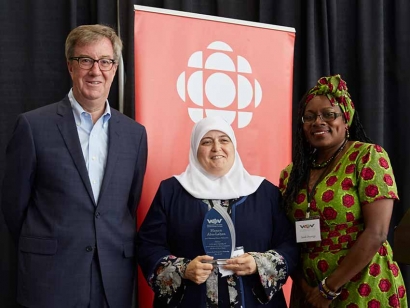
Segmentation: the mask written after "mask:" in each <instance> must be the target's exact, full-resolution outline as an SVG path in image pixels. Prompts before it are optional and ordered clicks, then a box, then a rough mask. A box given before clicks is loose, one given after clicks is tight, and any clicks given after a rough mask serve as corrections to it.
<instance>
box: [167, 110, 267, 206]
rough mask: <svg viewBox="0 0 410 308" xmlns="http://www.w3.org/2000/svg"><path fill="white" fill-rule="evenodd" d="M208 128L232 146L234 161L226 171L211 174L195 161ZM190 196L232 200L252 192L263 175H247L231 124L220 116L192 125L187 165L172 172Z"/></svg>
mask: <svg viewBox="0 0 410 308" xmlns="http://www.w3.org/2000/svg"><path fill="white" fill-rule="evenodd" d="M211 130H217V131H221V132H223V133H225V134H226V135H228V137H229V138H231V141H232V143H233V146H234V148H235V161H234V163H233V165H232V167H231V169H230V170H229V171H228V173H227V174H225V175H223V176H221V177H215V176H213V175H211V174H209V173H207V172H206V171H205V170H204V168H202V166H201V164H200V163H199V161H198V157H197V152H198V147H199V143H200V141H201V139H202V138H203V136H204V135H205V134H206V133H208V132H209V131H211ZM174 176H175V178H176V179H177V180H178V181H179V183H181V185H182V186H183V187H184V188H185V190H186V191H188V192H189V193H190V194H191V195H192V196H194V197H196V198H198V199H220V200H227V199H234V198H239V197H242V196H247V195H250V194H252V193H254V192H255V191H256V190H257V189H258V187H259V186H260V184H261V183H262V181H263V180H264V178H263V177H260V176H255V175H250V174H249V173H248V172H247V171H246V170H245V168H244V166H243V164H242V161H241V158H240V157H239V154H238V151H237V150H236V138H235V134H234V131H233V129H232V127H231V126H230V125H229V124H228V123H227V122H226V121H225V120H224V119H223V118H221V117H208V118H204V119H202V120H201V121H199V122H198V123H196V124H195V126H194V128H193V129H192V134H191V148H190V150H189V164H188V167H187V168H186V170H185V172H183V173H181V174H180V175H174Z"/></svg>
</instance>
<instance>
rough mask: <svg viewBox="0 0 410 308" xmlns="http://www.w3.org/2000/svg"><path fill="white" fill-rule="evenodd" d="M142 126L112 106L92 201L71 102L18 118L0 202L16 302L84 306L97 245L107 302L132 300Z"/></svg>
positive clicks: (144, 151)
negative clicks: (14, 263) (13, 254)
mask: <svg viewBox="0 0 410 308" xmlns="http://www.w3.org/2000/svg"><path fill="white" fill-rule="evenodd" d="M146 161H147V135H146V131H145V128H144V127H143V126H142V125H140V124H138V123H136V122H135V121H133V120H132V119H130V118H128V117H126V116H124V115H123V114H121V113H120V112H118V111H116V110H114V109H111V119H110V121H109V146H108V157H107V164H106V168H105V173H104V179H103V183H102V187H101V192H100V197H99V201H98V204H96V203H95V201H94V197H93V193H92V189H91V184H90V180H89V177H88V172H87V168H86V165H85V161H84V156H83V153H82V150H81V145H80V142H79V138H78V133H77V127H76V124H75V121H74V116H73V112H72V108H71V105H70V101H69V99H68V97H65V98H64V99H63V100H62V101H60V102H58V103H55V104H52V105H48V106H45V107H42V108H39V109H36V110H33V111H30V112H27V113H24V114H21V115H20V116H19V117H18V120H17V124H16V127H15V130H14V133H13V136H12V138H11V140H10V142H9V144H8V147H7V166H6V172H5V178H4V183H3V191H2V209H3V213H4V217H5V220H6V223H7V225H8V228H9V230H10V232H11V234H12V236H13V238H14V240H15V242H16V243H17V245H18V290H17V299H18V302H19V303H20V304H22V305H24V306H28V307H42V308H47V307H50V308H55V307H87V305H88V302H89V296H90V273H91V270H90V267H91V262H92V258H93V254H94V250H95V249H97V250H98V257H99V262H100V265H101V272H102V279H103V284H104V289H105V293H106V296H107V300H108V303H109V305H110V307H119V308H124V307H130V306H131V302H132V293H133V286H134V277H135V269H136V262H135V250H136V247H135V240H136V220H135V218H136V217H135V216H136V215H135V214H136V208H137V204H138V202H139V200H140V195H141V188H142V183H143V177H144V174H145V169H146Z"/></svg>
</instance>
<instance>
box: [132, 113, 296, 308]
mask: <svg viewBox="0 0 410 308" xmlns="http://www.w3.org/2000/svg"><path fill="white" fill-rule="evenodd" d="M281 201H282V200H281V194H280V192H279V189H278V188H277V187H276V186H274V185H273V184H271V183H270V182H268V181H267V180H265V179H264V178H262V177H259V176H254V175H250V174H249V173H248V172H247V171H246V170H245V168H244V166H243V165H242V162H241V159H240V157H239V154H238V152H237V145H236V139H235V135H234V132H233V130H232V128H231V126H230V125H229V124H228V123H227V122H226V121H224V120H223V119H222V118H219V117H213V118H205V119H203V120H201V121H199V122H198V123H197V124H196V125H195V126H194V128H193V130H192V135H191V148H190V153H189V164H188V167H187V168H186V170H185V172H183V173H182V174H180V175H176V176H174V177H171V178H169V179H167V180H164V181H162V182H161V184H160V187H159V189H158V191H157V194H156V196H155V198H154V200H153V202H152V204H151V207H150V209H149V211H148V214H147V216H146V218H145V220H144V222H143V224H142V225H141V228H140V230H139V233H138V238H139V241H138V246H139V252H138V259H139V264H140V266H141V268H142V271H143V273H144V276H145V278H146V279H147V281H148V283H149V285H150V286H151V288H152V289H153V290H154V292H155V298H154V305H153V306H154V307H187V308H188V307H189V308H192V307H195V308H197V307H244V308H253V307H275V308H278V307H286V302H285V298H284V295H283V292H282V289H281V287H282V285H283V284H284V283H285V282H286V279H287V277H288V275H289V274H290V273H291V271H292V270H293V269H294V267H295V265H296V261H297V256H298V250H297V245H296V243H295V235H294V230H293V227H292V226H291V225H290V223H289V221H288V219H287V217H286V214H285V212H284V211H283V210H281V207H280V205H279V203H280V202H281ZM213 208H218V209H222V211H224V214H225V215H228V216H229V218H228V220H229V219H231V220H232V223H233V225H234V229H235V234H236V246H241V247H243V250H244V251H243V252H244V253H243V254H241V255H239V256H237V257H233V258H228V260H226V264H224V265H218V264H220V263H219V262H218V264H215V263H216V262H215V261H214V260H213V257H212V256H209V255H206V253H205V250H204V245H203V240H202V225H203V222H204V219H205V216H206V215H207V213H208V212H209V211H210V210H211V209H213ZM231 256H232V255H231Z"/></svg>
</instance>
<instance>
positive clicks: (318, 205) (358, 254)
mask: <svg viewBox="0 0 410 308" xmlns="http://www.w3.org/2000/svg"><path fill="white" fill-rule="evenodd" d="M296 140H297V141H296V144H295V146H294V151H293V163H292V164H290V165H289V166H288V167H287V168H286V169H285V170H283V171H282V173H281V178H280V185H279V188H280V189H281V192H282V193H283V196H284V201H285V202H284V204H285V206H286V210H287V211H288V215H289V217H290V218H291V219H292V220H293V221H295V226H296V228H299V227H300V226H301V225H309V226H311V225H314V224H315V221H317V222H318V223H317V225H320V228H317V234H316V238H313V239H312V241H306V240H305V239H303V238H302V237H301V236H297V240H298V242H299V243H300V245H301V248H302V252H301V270H297V271H296V272H295V276H292V278H294V279H293V280H294V284H293V288H292V295H291V307H338V308H339V307H349V308H356V307H357V308H359V307H360V308H361V307H407V301H406V290H405V287H404V283H403V278H402V276H401V274H400V270H399V267H398V265H397V264H396V262H394V261H393V255H392V249H391V247H390V245H389V243H388V242H387V233H388V231H389V224H390V218H391V215H392V210H393V203H394V200H395V199H398V197H397V187H396V183H395V180H394V175H393V170H392V167H391V163H390V160H389V157H388V155H387V153H386V151H385V150H384V149H383V148H382V147H381V146H380V145H376V144H373V143H372V142H371V141H370V139H369V138H368V137H367V136H366V134H365V132H364V129H363V127H362V125H361V123H360V121H359V117H358V114H357V111H355V108H354V104H353V102H352V100H351V97H350V94H349V92H348V91H347V86H346V83H345V81H343V80H342V78H341V77H340V75H335V76H329V77H322V78H320V79H319V80H318V83H317V85H316V86H315V87H313V88H312V89H310V90H309V91H308V92H307V94H306V95H305V97H304V98H303V99H302V100H301V102H300V106H299V120H298V124H297V133H296ZM301 295H302V296H301Z"/></svg>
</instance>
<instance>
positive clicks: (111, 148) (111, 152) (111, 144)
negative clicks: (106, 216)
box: [99, 109, 121, 200]
mask: <svg viewBox="0 0 410 308" xmlns="http://www.w3.org/2000/svg"><path fill="white" fill-rule="evenodd" d="M109 123H110V124H109V128H108V129H109V141H108V157H107V164H106V166H105V172H104V179H103V182H102V185H101V191H100V197H99V200H101V199H102V197H103V195H104V192H105V190H106V189H107V186H108V184H109V183H110V179H111V176H112V173H113V171H114V169H115V165H116V163H117V158H118V152H119V150H118V149H119V147H120V145H121V134H120V131H121V128H120V119H119V117H118V116H117V115H116V114H115V111H113V110H112V109H111V119H110V121H109Z"/></svg>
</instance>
